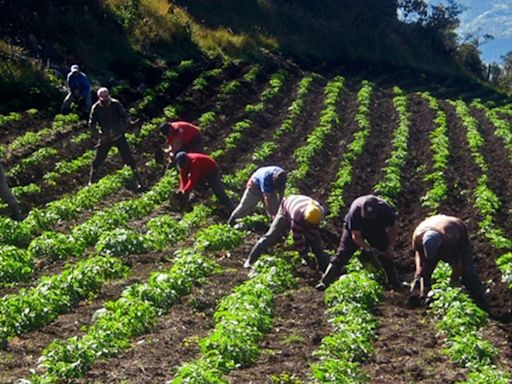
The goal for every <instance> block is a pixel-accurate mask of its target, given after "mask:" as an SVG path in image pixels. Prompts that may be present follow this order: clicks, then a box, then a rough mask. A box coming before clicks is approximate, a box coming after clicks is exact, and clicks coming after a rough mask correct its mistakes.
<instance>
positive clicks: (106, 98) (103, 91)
mask: <svg viewBox="0 0 512 384" xmlns="http://www.w3.org/2000/svg"><path fill="white" fill-rule="evenodd" d="M98 99H99V101H100V103H101V104H108V103H109V102H110V92H109V91H108V88H105V87H101V88H100V89H98Z"/></svg>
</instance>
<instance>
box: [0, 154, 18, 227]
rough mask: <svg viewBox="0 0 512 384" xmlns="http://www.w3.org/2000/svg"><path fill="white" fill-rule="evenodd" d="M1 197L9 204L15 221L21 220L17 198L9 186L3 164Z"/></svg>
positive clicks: (0, 185) (0, 170) (1, 169)
mask: <svg viewBox="0 0 512 384" xmlns="http://www.w3.org/2000/svg"><path fill="white" fill-rule="evenodd" d="M0 197H1V198H2V199H3V200H4V201H5V202H6V203H7V205H8V206H9V209H10V211H11V217H12V218H13V219H14V220H17V221H20V220H21V212H20V207H19V205H18V201H17V200H16V197H14V195H13V194H12V192H11V190H10V189H9V185H8V184H7V177H5V171H4V167H3V166H2V164H0Z"/></svg>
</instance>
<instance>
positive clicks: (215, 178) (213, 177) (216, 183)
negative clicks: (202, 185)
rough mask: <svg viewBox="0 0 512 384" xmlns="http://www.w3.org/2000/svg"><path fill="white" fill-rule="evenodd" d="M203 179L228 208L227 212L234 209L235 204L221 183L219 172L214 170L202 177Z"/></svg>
mask: <svg viewBox="0 0 512 384" xmlns="http://www.w3.org/2000/svg"><path fill="white" fill-rule="evenodd" d="M204 181H205V182H206V184H208V186H209V187H210V188H211V189H212V191H213V193H214V194H215V196H217V199H219V201H220V202H221V203H222V204H224V205H225V206H226V208H227V209H229V212H232V211H233V209H235V205H234V204H233V202H232V201H231V199H230V198H229V196H228V195H227V194H226V190H225V189H224V184H222V179H221V177H220V172H219V171H215V172H213V173H211V174H209V175H208V176H206V177H205V178H204Z"/></svg>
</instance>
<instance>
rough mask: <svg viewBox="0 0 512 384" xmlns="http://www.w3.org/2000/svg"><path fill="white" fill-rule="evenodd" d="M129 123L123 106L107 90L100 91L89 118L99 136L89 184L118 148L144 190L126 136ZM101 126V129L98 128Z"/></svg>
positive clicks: (139, 185)
mask: <svg viewBox="0 0 512 384" xmlns="http://www.w3.org/2000/svg"><path fill="white" fill-rule="evenodd" d="M128 123H129V117H128V114H127V113H126V111H125V109H124V107H123V105H122V104H121V103H120V102H119V101H118V100H116V99H113V98H111V97H110V93H109V91H108V89H107V88H103V87H102V88H100V89H98V101H97V102H96V103H94V105H93V106H92V109H91V114H90V118H89V126H90V128H91V130H92V131H93V133H95V134H96V133H98V134H99V142H98V144H97V145H96V157H95V158H94V160H93V162H92V167H91V173H90V177H89V183H90V184H91V183H94V182H95V181H96V179H97V172H98V168H99V167H100V166H101V164H102V163H103V161H105V159H106V157H107V155H108V152H109V151H110V149H111V148H112V147H113V146H116V147H117V149H119V153H121V157H122V158H123V161H124V163H125V164H126V165H128V166H129V167H130V168H131V169H132V171H133V174H134V175H135V178H136V180H137V188H138V189H143V188H144V183H143V181H142V178H141V176H140V174H139V171H138V169H137V164H136V163H135V159H134V158H133V155H132V152H131V150H130V146H129V145H128V142H127V141H126V137H125V136H124V130H125V128H126V126H127V125H128ZM98 124H99V126H100V127H99V128H98V127H97V126H98Z"/></svg>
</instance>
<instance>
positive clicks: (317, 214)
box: [304, 201, 323, 225]
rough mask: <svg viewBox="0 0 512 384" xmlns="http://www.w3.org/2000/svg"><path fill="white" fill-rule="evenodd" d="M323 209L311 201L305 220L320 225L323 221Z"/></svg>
mask: <svg viewBox="0 0 512 384" xmlns="http://www.w3.org/2000/svg"><path fill="white" fill-rule="evenodd" d="M322 216H323V212H322V208H320V206H319V205H318V204H316V203H315V202H313V201H311V203H309V204H308V206H307V207H306V210H305V211H304V218H305V219H306V221H307V222H308V223H311V224H315V225H318V224H320V221H322Z"/></svg>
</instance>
